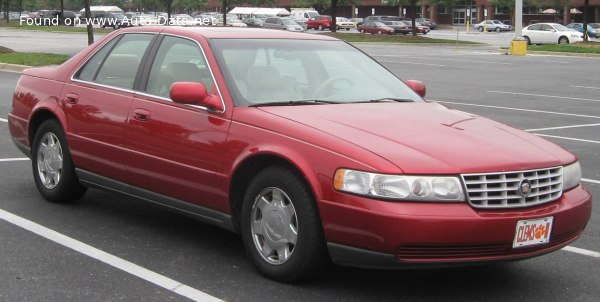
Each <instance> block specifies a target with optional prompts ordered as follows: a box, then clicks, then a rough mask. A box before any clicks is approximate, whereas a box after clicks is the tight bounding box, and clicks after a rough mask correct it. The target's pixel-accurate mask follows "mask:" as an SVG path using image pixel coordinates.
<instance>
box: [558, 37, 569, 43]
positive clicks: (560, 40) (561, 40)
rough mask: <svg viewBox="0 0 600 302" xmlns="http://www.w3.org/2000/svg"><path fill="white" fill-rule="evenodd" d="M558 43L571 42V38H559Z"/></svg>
mask: <svg viewBox="0 0 600 302" xmlns="http://www.w3.org/2000/svg"><path fill="white" fill-rule="evenodd" d="M558 44H569V38H567V37H560V38H558Z"/></svg>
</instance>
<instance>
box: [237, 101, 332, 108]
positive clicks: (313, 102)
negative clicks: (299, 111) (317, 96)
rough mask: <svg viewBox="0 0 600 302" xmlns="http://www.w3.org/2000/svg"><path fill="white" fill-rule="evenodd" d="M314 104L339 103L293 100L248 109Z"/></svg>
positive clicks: (255, 105)
mask: <svg viewBox="0 0 600 302" xmlns="http://www.w3.org/2000/svg"><path fill="white" fill-rule="evenodd" d="M314 104H339V102H334V101H325V100H294V101H282V102H272V103H261V104H253V105H250V106H248V107H263V106H297V105H314Z"/></svg>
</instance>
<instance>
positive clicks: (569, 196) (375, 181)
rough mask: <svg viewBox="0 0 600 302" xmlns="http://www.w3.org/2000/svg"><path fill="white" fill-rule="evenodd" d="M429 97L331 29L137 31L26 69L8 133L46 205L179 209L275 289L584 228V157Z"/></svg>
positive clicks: (512, 253) (523, 254) (495, 255)
mask: <svg viewBox="0 0 600 302" xmlns="http://www.w3.org/2000/svg"><path fill="white" fill-rule="evenodd" d="M298 50H300V51H298ZM292 63H293V64H292ZM296 65H298V68H290V67H291V66H296ZM340 66H343V67H344V68H343V72H340ZM312 70H321V71H322V72H318V73H313V72H311V73H310V74H307V73H306V72H308V71H312ZM424 95H425V86H424V85H423V84H422V83H421V82H418V81H401V80H400V79H398V78H397V77H396V76H395V75H394V74H393V73H391V72H389V71H388V70H387V69H385V68H384V67H382V66H381V65H380V64H378V63H377V62H376V61H374V60H373V59H371V58H370V57H369V56H367V55H365V54H363V53H362V52H361V51H360V50H358V49H356V48H355V47H353V46H351V45H349V44H347V43H345V42H342V41H339V40H337V39H334V38H331V37H327V36H322V35H310V34H301V33H288V32H284V31H281V32H280V31H265V30H259V29H238V28H219V29H213V28H201V27H171V26H169V27H156V28H152V27H144V28H128V29H124V30H119V31H115V32H113V33H111V34H109V35H107V36H106V37H104V38H103V39H102V40H100V41H98V42H96V43H95V44H93V45H91V46H90V47H89V48H87V49H85V50H84V51H82V52H81V53H79V54H77V55H76V56H74V57H72V58H71V59H70V60H69V61H67V62H65V63H64V64H62V65H61V66H58V67H42V68H32V69H28V70H25V71H24V73H23V75H22V77H21V79H20V80H19V82H18V84H17V87H16V88H15V92H14V98H13V104H12V110H11V112H10V114H9V129H10V133H11V135H12V138H13V141H14V142H15V144H16V145H17V147H19V148H20V149H21V150H22V151H23V152H24V153H25V154H26V155H28V156H29V157H30V158H31V160H32V170H33V178H34V180H35V184H36V186H37V188H38V190H39V192H40V194H41V196H43V197H44V198H45V199H47V200H49V201H51V202H73V201H76V200H78V199H80V198H82V197H83V196H84V194H85V192H86V190H88V188H102V189H107V190H111V191H114V192H118V193H124V194H127V195H129V196H135V197H139V198H141V199H143V200H147V201H150V202H152V203H155V204H159V205H164V206H165V207H166V208H169V209H175V210H179V211H181V212H182V213H184V214H187V215H191V216H193V217H196V218H198V219H200V220H202V221H205V222H207V223H210V224H215V225H218V226H221V227H223V228H226V229H228V230H231V231H233V232H238V233H240V234H241V237H242V239H243V242H244V247H245V249H246V251H247V254H248V255H249V258H250V259H251V261H252V262H253V263H254V265H255V266H256V267H257V269H258V271H260V272H261V273H262V274H264V275H266V276H268V277H270V278H274V279H277V280H281V281H294V280H299V279H303V278H308V277H310V276H312V275H314V274H315V273H318V272H319V271H320V270H322V268H323V267H325V266H324V264H325V263H326V262H328V261H330V260H332V261H333V262H335V263H338V264H343V265H353V266H360V267H378V268H402V267H422V266H423V267H424V266H430V265H438V266H443V265H457V264H469V263H485V262H491V261H501V260H518V259H526V258H530V257H533V256H539V255H542V254H545V253H548V252H551V251H555V250H558V249H560V248H562V247H564V246H566V245H567V244H569V243H571V242H573V241H575V240H576V239H577V238H578V237H579V236H580V235H581V233H582V232H583V229H584V227H585V226H586V224H587V222H588V220H589V219H590V215H591V206H592V197H591V195H590V193H589V192H588V191H587V190H586V189H585V188H584V187H583V186H582V185H581V183H580V178H581V170H580V166H579V163H578V160H577V157H576V156H575V155H573V154H571V153H569V152H567V151H565V150H564V149H562V148H560V147H558V146H556V145H554V144H552V143H550V142H548V141H545V140H543V139H542V138H540V137H537V136H535V135H531V134H528V133H526V132H523V131H520V130H516V129H513V128H511V127H508V126H506V125H503V124H500V123H497V122H494V121H491V120H489V119H487V118H483V117H479V116H476V115H473V114H468V113H465V112H461V111H457V110H451V109H448V108H446V107H444V106H442V105H440V104H437V103H433V102H428V101H425V100H424V99H423V97H424ZM57 210H60V208H57Z"/></svg>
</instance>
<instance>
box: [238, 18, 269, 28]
mask: <svg viewBox="0 0 600 302" xmlns="http://www.w3.org/2000/svg"><path fill="white" fill-rule="evenodd" d="M265 20H266V19H264V20H263V19H259V18H246V19H244V20H242V23H245V24H246V25H247V26H248V27H263V26H264V24H265Z"/></svg>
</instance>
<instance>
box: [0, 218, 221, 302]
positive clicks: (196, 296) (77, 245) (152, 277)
mask: <svg viewBox="0 0 600 302" xmlns="http://www.w3.org/2000/svg"><path fill="white" fill-rule="evenodd" d="M0 219H2V220H4V221H6V222H8V223H11V224H13V225H16V226H18V227H21V228H23V229H25V230H27V231H30V232H32V233H34V234H37V235H39V236H42V237H44V238H46V239H49V240H51V241H53V242H56V243H58V244H60V245H62V246H64V247H67V248H70V249H72V250H74V251H77V252H79V253H81V254H84V255H86V256H88V257H91V258H94V259H96V260H99V261H101V262H103V263H105V264H108V265H110V266H112V267H115V268H117V269H120V270H122V271H124V272H126V273H129V274H132V275H134V276H136V277H139V278H141V279H144V280H146V281H148V282H150V283H153V284H155V285H158V286H160V287H163V288H165V289H167V290H169V291H171V292H173V293H176V294H178V295H181V296H184V297H186V298H189V299H192V300H194V301H215V302H216V301H222V300H220V299H218V298H216V297H213V296H211V295H209V294H207V293H204V292H202V291H199V290H197V289H195V288H192V287H189V286H187V285H185V284H182V283H180V282H178V281H176V280H173V279H171V278H168V277H166V276H163V275H160V274H158V273H155V272H153V271H151V270H149V269H146V268H143V267H141V266H139V265H137V264H134V263H132V262H129V261H127V260H124V259H122V258H119V257H117V256H114V255H112V254H109V253H107V252H104V251H102V250H99V249H97V248H95V247H93V246H90V245H87V244H85V243H83V242H81V241H78V240H76V239H73V238H71V237H68V236H66V235H63V234H61V233H58V232H56V231H54V230H51V229H49V228H46V227H44V226H42V225H39V224H37V223H35V222H33V221H31V220H28V219H25V218H23V217H20V216H17V215H15V214H12V213H10V212H7V211H4V210H2V209H0Z"/></svg>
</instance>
